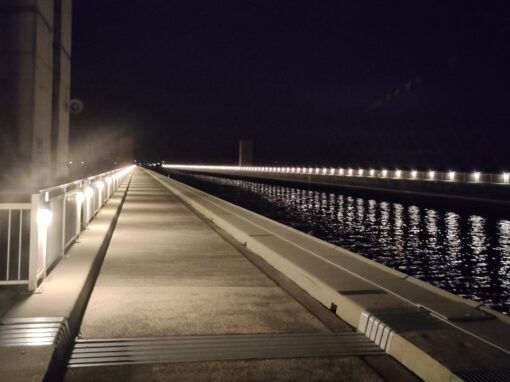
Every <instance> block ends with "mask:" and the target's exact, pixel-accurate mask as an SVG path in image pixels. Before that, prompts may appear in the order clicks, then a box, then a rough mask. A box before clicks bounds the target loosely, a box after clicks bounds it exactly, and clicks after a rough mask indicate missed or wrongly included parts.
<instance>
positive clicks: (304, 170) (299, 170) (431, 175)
mask: <svg viewBox="0 0 510 382" xmlns="http://www.w3.org/2000/svg"><path fill="white" fill-rule="evenodd" d="M163 167H165V168H175V169H189V170H228V171H250V172H251V171H254V172H272V173H287V174H316V175H339V176H367V175H365V174H368V176H369V177H375V176H379V177H380V178H387V177H389V175H390V172H389V171H388V170H386V169H382V170H380V172H379V173H376V170H375V169H369V170H368V171H367V170H365V169H361V168H360V169H357V170H355V169H353V168H347V169H344V168H333V167H330V168H327V167H322V168H320V167H243V166H241V167H238V166H200V165H163ZM439 174H441V173H438V172H436V171H434V170H430V171H428V172H426V173H425V178H424V179H426V180H437V179H438V178H440V176H439ZM418 175H419V173H418V171H417V170H412V171H409V177H408V178H404V176H403V171H402V170H398V169H397V170H394V171H393V178H396V179H418ZM445 175H446V176H445V177H444V178H445V179H446V180H449V181H455V180H457V179H458V178H459V176H458V174H457V173H456V172H455V171H449V172H447V173H446V174H445ZM470 178H471V181H473V182H480V180H481V173H480V172H479V171H475V172H473V173H471V175H470ZM500 179H501V181H502V183H510V173H508V172H504V173H502V174H501V176H500Z"/></svg>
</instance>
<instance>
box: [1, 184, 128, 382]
mask: <svg viewBox="0 0 510 382" xmlns="http://www.w3.org/2000/svg"><path fill="white" fill-rule="evenodd" d="M129 179H130V178H129ZM129 179H128V180H127V181H126V182H125V184H123V185H121V186H120V187H119V188H118V190H117V191H116V192H115V194H114V195H113V196H112V197H111V198H110V199H109V201H108V202H107V203H106V204H105V206H104V207H103V208H102V209H101V210H100V211H99V212H98V214H97V216H96V217H95V219H94V220H93V221H92V222H91V223H90V224H89V226H88V227H87V229H86V230H85V231H83V232H82V233H81V234H80V238H79V240H78V242H77V243H75V245H73V247H71V249H70V251H69V253H68V254H67V255H66V257H65V258H63V259H62V260H61V261H60V262H59V263H58V264H57V266H56V267H55V269H53V271H52V272H51V273H50V274H49V275H48V277H47V278H46V279H45V280H44V281H43V283H42V284H41V286H40V290H41V292H38V293H34V294H31V295H30V296H28V297H27V298H26V299H24V300H23V301H20V302H18V303H17V304H15V305H14V306H13V307H12V308H11V309H10V310H9V311H8V312H7V313H6V314H5V316H4V317H2V319H1V322H2V323H4V324H13V323H15V324H16V325H30V324H32V325H36V324H37V323H41V322H60V328H59V332H58V335H55V338H54V340H53V341H51V342H43V345H41V346H33V345H28V346H27V345H24V346H7V347H5V346H3V347H0V364H2V365H5V366H4V369H3V370H2V374H1V375H0V381H4V380H5V381H41V380H49V381H53V380H58V379H60V378H61V377H62V375H63V374H62V372H63V370H62V366H63V363H64V362H66V360H67V357H68V355H69V354H70V350H71V348H72V342H73V339H74V337H75V336H76V335H77V332H78V330H79V326H80V322H81V317H82V315H83V311H84V309H85V307H86V304H87V301H88V298H89V296H90V293H91V291H92V289H93V286H94V283H95V279H96V277H97V274H98V272H99V269H100V267H101V264H102V261H103V258H104V255H105V253H106V251H107V249H108V245H109V243H110V239H111V237H112V235H113V232H114V229H115V225H116V223H117V220H118V218H119V215H120V212H121V210H122V205H123V203H124V200H125V197H126V195H127V190H128V187H129ZM64 328H65V329H64ZM27 330H31V329H27ZM34 331H35V332H36V331H37V330H34ZM60 332H65V333H64V334H63V335H64V340H63V341H62V339H61V337H62V335H61V334H60ZM34 341H35V342H37V341H41V338H40V337H39V338H36V339H35V340H34Z"/></svg>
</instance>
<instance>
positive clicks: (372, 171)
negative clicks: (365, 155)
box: [369, 168, 375, 176]
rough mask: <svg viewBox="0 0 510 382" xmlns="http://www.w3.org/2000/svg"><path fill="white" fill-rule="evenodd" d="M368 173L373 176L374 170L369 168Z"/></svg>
mask: <svg viewBox="0 0 510 382" xmlns="http://www.w3.org/2000/svg"><path fill="white" fill-rule="evenodd" d="M369 174H370V176H374V174H375V170H374V169H373V168H371V169H370V171H369Z"/></svg>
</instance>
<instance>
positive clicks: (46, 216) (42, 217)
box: [37, 208, 53, 227]
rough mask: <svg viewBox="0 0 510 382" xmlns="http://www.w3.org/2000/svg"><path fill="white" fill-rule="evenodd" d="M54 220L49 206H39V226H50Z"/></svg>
mask: <svg viewBox="0 0 510 382" xmlns="http://www.w3.org/2000/svg"><path fill="white" fill-rule="evenodd" d="M52 220H53V213H52V212H51V211H50V210H49V209H47V208H39V210H38V211H37V225H38V226H39V227H48V226H49V225H50V224H51V221H52Z"/></svg>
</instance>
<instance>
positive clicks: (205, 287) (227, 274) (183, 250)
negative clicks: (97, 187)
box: [66, 169, 381, 381]
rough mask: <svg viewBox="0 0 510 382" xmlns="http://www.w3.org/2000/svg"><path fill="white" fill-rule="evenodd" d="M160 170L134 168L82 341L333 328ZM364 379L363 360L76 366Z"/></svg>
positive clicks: (139, 373) (100, 374) (194, 375)
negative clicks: (162, 178)
mask: <svg viewBox="0 0 510 382" xmlns="http://www.w3.org/2000/svg"><path fill="white" fill-rule="evenodd" d="M328 332H330V330H329V329H328V328H327V327H326V326H325V325H324V324H323V323H322V322H321V321H319V320H318V319H317V318H316V317H315V316H314V315H312V314H311V313H310V312H309V311H308V310H306V309H305V308H304V307H303V306H302V305H301V304H299V303H298V302H297V301H296V300H294V299H293V298H292V297H290V296H289V295H288V294H287V293H286V292H285V291H284V290H282V289H281V288H280V287H279V286H278V285H276V284H275V283H274V282H273V281H272V280H271V279H269V278H268V277H267V276H266V275H265V274H264V273H262V272H261V271H260V270H259V269H258V268H256V267H255V266H254V265H253V264H252V263H251V262H250V261H249V260H248V259H247V258H246V257H244V256H243V255H242V254H241V253H240V252H239V251H237V250H236V249H235V248H234V247H233V246H232V245H231V244H229V243H228V242H227V241H225V239H223V238H222V237H221V236H220V235H219V234H218V233H217V232H216V231H215V230H213V229H212V228H211V227H210V226H209V225H208V224H206V223H205V222H204V221H202V220H201V218H199V217H198V216H197V215H196V214H195V213H194V212H192V211H191V210H190V209H188V208H187V207H186V206H185V205H184V204H183V203H182V202H181V201H180V200H179V199H178V198H177V197H175V196H174V195H173V194H171V193H170V192H169V191H168V190H167V189H166V188H164V187H163V186H162V185H161V184H160V183H159V182H157V181H156V180H155V179H154V178H153V177H151V176H149V175H148V174H146V173H145V172H144V171H143V170H141V169H137V170H136V171H135V173H134V175H133V178H132V180H131V184H130V188H129V190H128V193H127V197H126V200H125V203H124V206H123V209H122V212H121V215H120V218H119V220H118V223H117V227H116V230H115V232H114V234H113V237H112V240H111V243H110V246H109V249H108V252H107V254H106V258H105V261H104V264H103V266H102V268H101V271H100V274H99V277H98V280H97V283H96V286H95V288H94V291H93V293H92V295H91V298H90V300H89V303H88V307H87V309H86V312H85V315H84V318H83V321H82V325H81V331H80V338H82V339H101V338H102V339H122V338H141V337H151V338H153V337H168V336H193V335H204V334H207V335H211V334H214V335H222V334H250V333H253V334H255V333H312V334H313V333H328ZM121 379H122V380H124V381H134V380H140V381H142V380H143V381H146V380H158V381H164V380H349V381H352V380H359V381H379V380H381V378H380V377H379V376H378V374H377V373H375V372H374V370H373V369H371V368H370V367H369V366H368V364H366V363H365V362H364V361H363V360H362V359H361V358H360V357H357V356H346V357H328V358H304V359H268V360H245V361H221V362H220V361H215V362H190V363H154V364H140V365H122V366H100V367H86V368H85V367H78V368H70V369H68V371H67V374H66V380H67V381H81V380H94V381H101V380H105V381H106V380H107V381H111V380H121Z"/></svg>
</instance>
